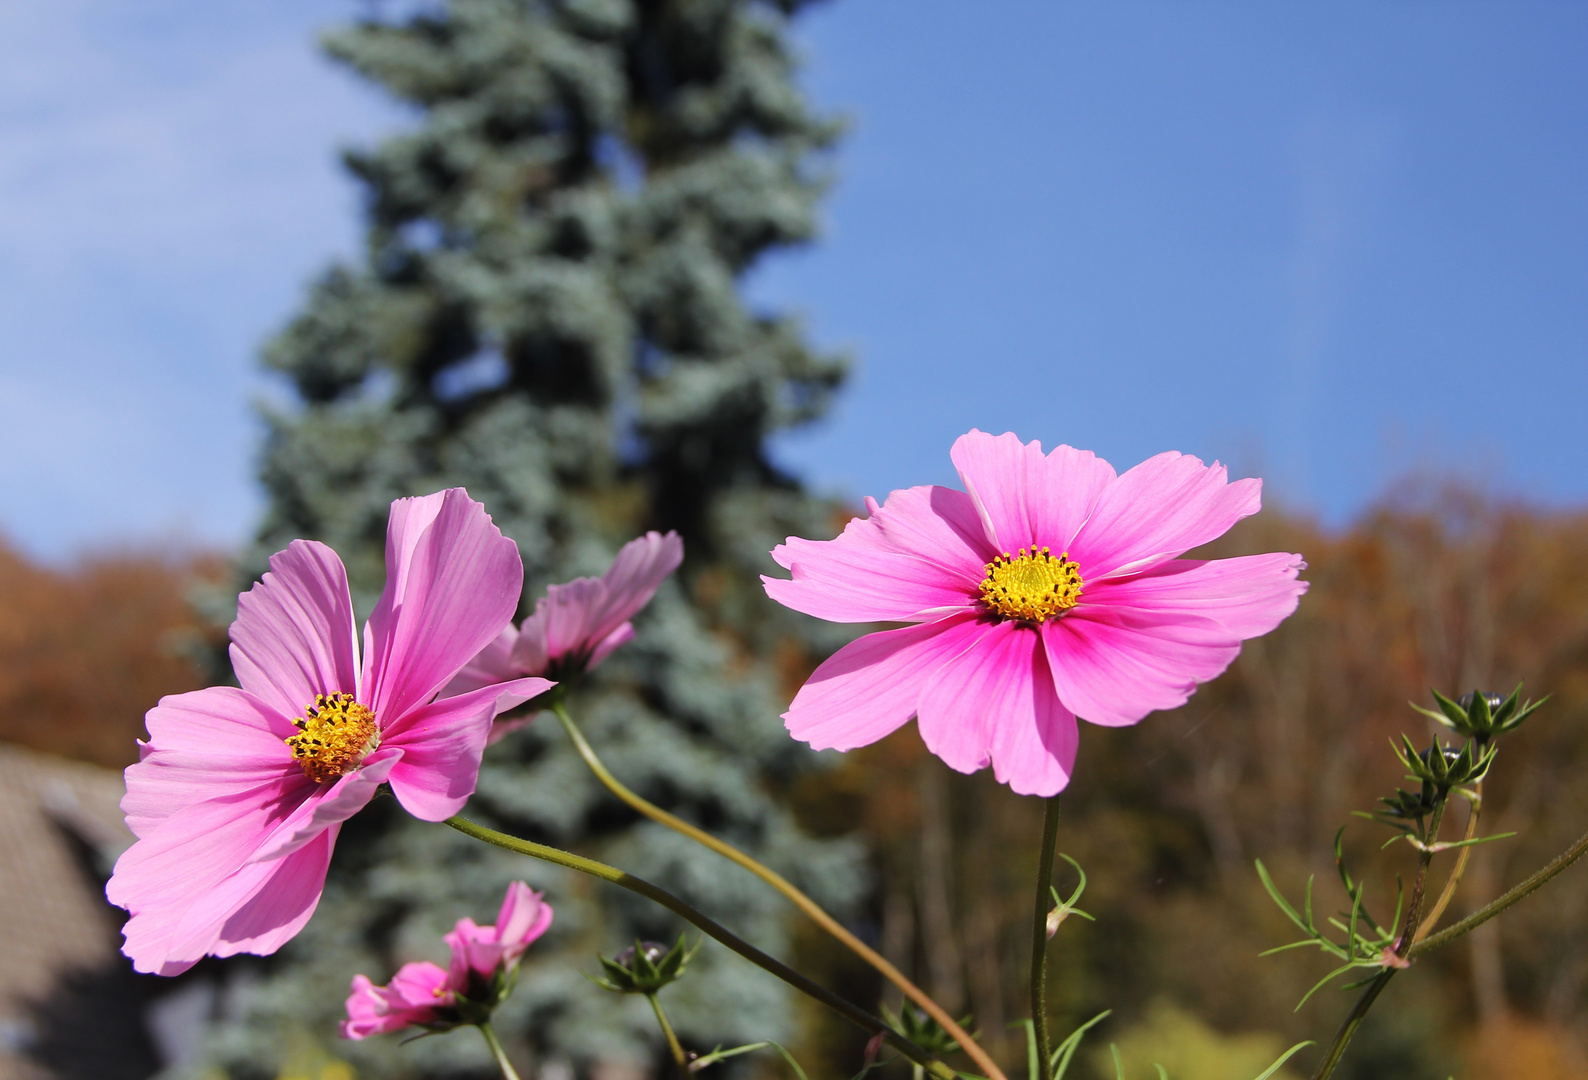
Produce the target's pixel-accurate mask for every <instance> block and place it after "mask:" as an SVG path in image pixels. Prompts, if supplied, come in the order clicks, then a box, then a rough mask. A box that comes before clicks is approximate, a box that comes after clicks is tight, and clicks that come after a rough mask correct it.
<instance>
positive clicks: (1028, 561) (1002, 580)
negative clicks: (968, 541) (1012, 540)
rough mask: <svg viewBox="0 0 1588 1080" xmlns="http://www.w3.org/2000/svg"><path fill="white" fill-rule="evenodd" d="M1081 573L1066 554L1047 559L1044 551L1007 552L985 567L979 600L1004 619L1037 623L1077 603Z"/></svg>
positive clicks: (1079, 595)
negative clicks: (1011, 553) (1017, 553)
mask: <svg viewBox="0 0 1588 1080" xmlns="http://www.w3.org/2000/svg"><path fill="white" fill-rule="evenodd" d="M1081 584H1082V582H1081V572H1080V570H1078V569H1076V566H1075V564H1074V563H1073V562H1071V561H1070V556H1069V553H1068V552H1061V553H1060V554H1059V555H1057V556H1053V555H1049V554H1048V549H1047V548H1042V549H1040V550H1039V549H1037V548H1032V549H1031V552H1030V553H1029V554H1028V553H1027V552H1026V549H1025V548H1021V549H1020V554H1019V555H1013V556H1011V555H1010V554H1009V553H1008V552H1007V551H1006V552H1004V553H1003V554H1002V555H1000V556H998V557H997V558H996V559H994V560H993V561H992V562H990V563H988V564H987V576H986V577H985V578H983V579H982V583H981V599H982V603H984V604H986V605H987V606H988V607H989V608H991V609H992V610H993V611H996V612H997V613H998V614H1000V615H1002V616H1004V617H1005V618H1007V619H1019V620H1020V621H1021V622H1029V623H1041V622H1046V621H1047V620H1048V619H1050V618H1052V617H1053V616H1055V615H1062V614H1064V613H1065V612H1066V611H1068V610H1070V608H1072V607H1074V606H1075V605H1076V604H1078V603H1080V601H1081Z"/></svg>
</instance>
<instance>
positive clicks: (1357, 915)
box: [1257, 828, 1405, 1010]
mask: <svg viewBox="0 0 1588 1080" xmlns="http://www.w3.org/2000/svg"><path fill="white" fill-rule="evenodd" d="M1344 836H1345V829H1343V828H1342V829H1341V830H1340V831H1339V832H1337V833H1335V835H1334V862H1335V867H1336V869H1337V870H1338V871H1339V874H1340V881H1341V883H1342V884H1343V885H1344V886H1345V892H1346V896H1347V897H1349V898H1350V900H1351V907H1350V910H1349V911H1347V912H1345V913H1343V914H1340V915H1331V916H1330V917H1329V918H1328V920H1327V921H1326V924H1325V928H1320V927H1319V926H1318V924H1317V922H1316V920H1315V919H1314V917H1313V910H1312V888H1313V881H1314V879H1313V878H1312V877H1308V878H1307V892H1306V899H1305V901H1304V903H1303V907H1302V910H1301V911H1297V910H1296V909H1295V907H1293V906H1292V905H1291V903H1290V902H1289V901H1288V900H1286V899H1285V896H1284V894H1283V893H1281V892H1280V891H1279V887H1278V886H1277V885H1275V884H1274V879H1273V878H1272V877H1271V876H1269V873H1268V868H1267V867H1266V866H1264V865H1263V862H1262V860H1261V859H1259V860H1257V876H1258V877H1259V878H1261V879H1262V882H1263V888H1264V889H1266V890H1268V895H1269V897H1270V898H1272V900H1273V901H1274V903H1275V904H1277V905H1278V906H1279V910H1281V911H1283V912H1284V913H1285V916H1286V918H1288V919H1289V920H1290V921H1291V922H1292V923H1294V924H1295V925H1296V927H1297V928H1298V929H1299V930H1301V932H1302V933H1303V934H1305V935H1306V936H1305V937H1303V938H1302V939H1301V940H1299V941H1292V942H1289V943H1288V944H1285V945H1280V946H1277V947H1275V948H1272V949H1268V950H1267V951H1265V952H1264V953H1263V954H1262V955H1264V956H1270V955H1272V954H1274V953H1279V952H1285V951H1287V950H1289V949H1299V948H1307V947H1312V948H1317V949H1320V950H1322V951H1323V952H1325V953H1327V954H1329V955H1330V956H1333V957H1334V958H1335V959H1337V960H1339V961H1340V964H1339V966H1337V967H1336V968H1334V969H1333V970H1332V971H1330V972H1329V973H1328V974H1327V975H1325V976H1324V977H1323V978H1322V979H1319V980H1318V981H1317V982H1316V983H1315V984H1313V986H1312V988H1311V989H1310V990H1308V991H1307V992H1306V993H1305V994H1304V995H1302V998H1301V1000H1300V1001H1299V1002H1297V1003H1296V1009H1297V1010H1300V1008H1301V1007H1302V1006H1303V1005H1305V1004H1306V1003H1307V1001H1308V999H1310V998H1311V997H1312V995H1313V994H1315V993H1317V992H1318V991H1319V990H1321V989H1322V988H1323V987H1324V986H1326V985H1327V984H1328V983H1329V982H1330V981H1332V980H1333V979H1335V978H1336V977H1338V976H1340V975H1343V974H1345V973H1346V972H1347V971H1350V970H1352V969H1354V968H1367V969H1371V970H1372V971H1373V972H1374V973H1377V972H1378V971H1379V970H1381V969H1382V968H1383V966H1384V962H1383V957H1384V953H1385V950H1387V949H1391V948H1393V947H1394V945H1395V938H1396V935H1397V933H1398V932H1399V927H1400V920H1401V909H1402V907H1403V904H1404V901H1405V890H1404V888H1403V887H1402V886H1401V883H1400V879H1399V878H1398V877H1397V879H1396V899H1395V917H1394V918H1393V919H1391V920H1390V922H1389V923H1388V924H1387V925H1386V924H1384V923H1381V922H1379V921H1378V920H1377V919H1375V918H1374V917H1373V915H1372V914H1371V913H1370V912H1369V911H1368V910H1367V907H1366V904H1365V902H1364V895H1365V893H1366V887H1365V886H1364V885H1363V883H1361V882H1359V881H1357V880H1355V879H1354V878H1353V877H1352V876H1351V872H1350V870H1349V869H1348V868H1347V867H1346V865H1345V851H1344V848H1343V840H1344ZM1329 927H1332V928H1333V929H1334V930H1335V931H1338V932H1339V933H1340V934H1341V935H1342V937H1341V940H1338V941H1337V940H1335V938H1334V937H1332V936H1331V935H1330V934H1329V933H1328V932H1327V928H1329Z"/></svg>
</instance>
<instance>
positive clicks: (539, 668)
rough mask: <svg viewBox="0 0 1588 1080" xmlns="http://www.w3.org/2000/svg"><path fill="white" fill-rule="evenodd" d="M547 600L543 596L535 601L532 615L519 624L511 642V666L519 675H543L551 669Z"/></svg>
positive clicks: (549, 614) (554, 587)
mask: <svg viewBox="0 0 1588 1080" xmlns="http://www.w3.org/2000/svg"><path fill="white" fill-rule="evenodd" d="M552 588H553V589H557V588H560V586H556V585H553V586H552ZM547 600H548V598H547V597H544V596H543V597H541V598H540V599H539V600H537V601H535V611H534V613H533V614H531V615H530V616H529V618H527V619H525V620H524V621H523V622H522V623H520V624H519V627H518V640H517V641H515V642H513V655H512V664H513V670H514V671H515V672H517V673H519V674H521V675H544V674H546V672H547V670H548V669H549V668H550V667H551V642H550V640H549V639H548V637H547V630H548V626H549V623H550V622H551V607H550V606H549V604H548V602H547Z"/></svg>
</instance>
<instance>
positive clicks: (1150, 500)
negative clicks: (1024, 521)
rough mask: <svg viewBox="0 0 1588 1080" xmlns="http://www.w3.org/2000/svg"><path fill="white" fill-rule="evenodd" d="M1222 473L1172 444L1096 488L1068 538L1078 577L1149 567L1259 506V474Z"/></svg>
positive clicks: (1221, 531) (1211, 535)
mask: <svg viewBox="0 0 1588 1080" xmlns="http://www.w3.org/2000/svg"><path fill="white" fill-rule="evenodd" d="M1227 481H1228V472H1227V470H1226V469H1225V468H1224V466H1222V465H1220V464H1219V463H1218V462H1214V463H1213V464H1212V465H1211V466H1208V465H1203V464H1202V462H1201V460H1200V459H1198V458H1194V457H1191V456H1189V455H1187V454H1179V453H1175V452H1173V451H1170V452H1169V453H1165V454H1159V455H1158V456H1157V457H1152V458H1148V459H1147V460H1146V461H1144V462H1142V463H1141V464H1140V465H1137V466H1136V467H1135V468H1134V469H1131V470H1129V471H1128V472H1126V473H1125V474H1124V475H1123V476H1121V477H1120V478H1119V479H1118V480H1116V481H1114V483H1112V484H1110V485H1109V486H1108V487H1107V488H1106V489H1105V490H1104V491H1103V493H1102V494H1101V495H1099V496H1098V499H1097V504H1096V506H1095V507H1094V508H1093V510H1092V516H1091V517H1090V518H1089V519H1088V520H1087V522H1086V524H1085V525H1083V526H1082V527H1081V531H1080V533H1079V535H1077V536H1076V538H1075V540H1074V542H1072V543H1071V544H1070V555H1071V557H1072V558H1074V559H1075V561H1076V563H1078V564H1079V566H1080V569H1081V575H1082V577H1083V578H1085V580H1086V581H1087V582H1088V583H1093V582H1096V581H1098V580H1100V579H1101V578H1103V577H1105V576H1108V575H1123V574H1129V573H1136V572H1139V571H1142V570H1146V569H1149V568H1150V567H1152V566H1154V565H1155V564H1157V563H1159V562H1163V561H1164V560H1166V559H1171V558H1174V557H1175V556H1177V555H1179V554H1180V553H1182V552H1184V551H1188V550H1190V549H1191V548H1194V547H1196V546H1197V545H1198V544H1205V543H1207V542H1208V541H1209V540H1213V539H1216V538H1218V537H1220V536H1223V535H1224V533H1226V532H1228V531H1229V528H1230V526H1231V525H1234V524H1235V523H1236V522H1237V521H1239V520H1240V519H1241V518H1243V517H1248V516H1250V515H1252V514H1255V513H1257V511H1258V510H1259V509H1260V508H1261V506H1262V490H1263V482H1262V481H1261V480H1237V481H1236V482H1235V483H1233V484H1231V483H1228V482H1227ZM1083 596H1084V593H1083Z"/></svg>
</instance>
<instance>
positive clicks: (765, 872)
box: [551, 701, 1051, 1080]
mask: <svg viewBox="0 0 1588 1080" xmlns="http://www.w3.org/2000/svg"><path fill="white" fill-rule="evenodd" d="M551 711H552V712H553V713H555V714H556V715H557V719H558V720H560V721H562V726H563V730H564V731H566V732H567V733H568V738H569V739H570V740H572V742H573V745H574V749H575V750H577V751H578V752H579V756H580V757H581V758H583V759H584V763H585V764H586V765H587V766H589V768H590V771H591V772H592V773H594V774H595V777H596V779H597V780H600V781H601V783H602V784H604V785H605V786H606V788H607V790H608V791H610V792H612V794H614V795H616V796H617V797H618V798H619V799H621V800H623V802H625V803H627V804H628V805H629V806H630V807H632V808H634V809H635V810H638V811H639V812H640V813H642V814H644V815H645V816H646V817H648V818H650V819H651V820H652V821H655V822H658V823H660V824H662V825H666V826H667V827H668V828H669V829H672V830H674V831H675V832H679V833H682V834H683V835H685V836H687V837H689V838H690V839H691V840H694V841H695V842H696V843H699V844H703V845H704V846H706V847H708V848H710V849H711V850H712V851H715V852H716V853H717V854H718V855H721V856H722V857H723V858H725V859H728V860H730V861H731V862H735V863H737V864H738V865H740V866H742V867H744V868H745V869H746V870H748V871H750V873H752V874H754V875H755V876H756V877H758V878H760V879H761V880H762V881H764V882H766V883H767V884H768V885H770V886H772V888H774V889H776V890H777V891H778V892H780V893H782V894H783V895H784V896H785V897H787V898H788V899H789V900H790V901H792V902H793V903H794V906H795V907H797V908H799V909H800V910H801V911H803V912H804V913H805V914H806V915H807V916H809V917H810V918H811V920H812V921H814V922H815V923H816V925H818V926H820V927H821V928H822V929H823V930H826V931H827V932H828V933H829V934H831V935H832V936H833V937H835V938H837V939H838V941H839V942H841V943H842V944H843V945H844V946H845V947H847V948H848V949H849V950H850V951H851V952H853V953H855V955H857V956H859V957H860V958H861V959H862V960H864V961H865V962H866V963H868V964H870V965H871V966H872V967H873V968H875V969H876V970H877V971H879V972H881V974H882V976H883V977H884V978H886V979H887V980H888V981H889V982H891V983H893V985H894V986H897V987H898V988H899V990H900V991H901V992H902V993H903V994H904V996H905V997H907V998H909V999H910V1000H911V1001H913V1002H915V1003H916V1004H917V1005H919V1006H920V1007H921V1008H922V1010H924V1011H925V1012H926V1014H927V1015H928V1016H930V1017H931V1018H932V1019H933V1020H935V1021H937V1023H938V1025H939V1026H940V1027H942V1029H943V1030H944V1031H946V1032H948V1034H949V1037H950V1038H952V1039H953V1040H954V1041H955V1042H957V1043H959V1045H960V1048H961V1049H962V1050H964V1051H965V1053H966V1054H968V1055H969V1056H970V1058H971V1060H972V1061H974V1062H975V1063H976V1064H977V1066H979V1067H980V1068H981V1069H982V1070H983V1071H984V1072H985V1073H986V1075H987V1076H988V1078H989V1080H1006V1078H1005V1076H1004V1074H1003V1073H1002V1072H1001V1071H1000V1070H999V1068H998V1065H997V1064H996V1063H995V1062H994V1061H993V1059H992V1058H991V1057H990V1056H988V1054H987V1051H985V1050H983V1049H982V1048H981V1046H980V1045H979V1044H978V1043H977V1042H976V1040H974V1039H972V1038H971V1037H970V1035H969V1033H967V1032H966V1031H965V1029H964V1028H962V1027H960V1025H959V1024H957V1023H955V1022H954V1018H953V1017H952V1016H950V1015H949V1014H948V1010H946V1009H944V1008H943V1007H942V1006H941V1005H939V1004H938V1003H937V1002H936V1001H933V1000H932V998H931V997H929V996H928V995H927V993H926V992H925V991H924V990H922V989H921V988H920V987H919V986H916V985H915V983H913V982H911V981H910V980H909V979H907V978H906V977H905V975H904V973H903V972H902V971H900V970H899V969H898V968H896V967H894V966H893V965H892V964H891V963H889V962H888V960H887V959H886V958H885V957H884V956H882V954H881V953H879V952H877V951H876V950H875V949H873V948H871V947H870V946H869V945H867V944H866V943H865V942H863V941H861V940H860V939H859V938H857V937H856V936H855V935H854V934H852V933H850V932H849V930H848V929H846V928H845V927H844V925H843V924H842V923H840V922H839V921H838V920H837V919H835V918H833V917H832V916H831V915H829V914H828V913H827V912H826V911H825V910H823V909H822V907H821V905H820V904H818V903H816V901H814V900H812V899H811V898H810V897H809V896H807V895H806V894H805V893H804V892H803V891H801V890H800V889H799V888H798V887H797V886H796V885H795V884H794V883H793V882H791V881H789V880H788V879H787V878H785V877H784V876H783V875H782V874H779V873H778V872H777V871H776V870H773V869H772V868H771V867H769V866H766V865H765V864H763V863H761V862H759V861H757V860H756V859H753V858H751V857H750V856H749V855H746V854H745V853H744V852H742V851H740V850H739V849H738V848H736V847H734V846H733V845H732V844H729V843H726V842H724V841H722V840H719V839H718V838H717V837H715V836H713V835H711V834H710V833H709V832H706V831H705V830H704V829H701V828H698V827H697V826H695V825H692V824H690V823H689V822H687V821H685V820H684V819H683V818H680V817H677V816H675V815H673V814H669V813H668V812H667V811H666V810H663V809H662V808H661V807H659V806H657V805H656V804H654V803H652V802H650V801H648V800H646V799H644V798H642V797H641V796H639V795H637V794H635V793H634V792H633V791H631V790H629V788H628V787H626V786H625V785H624V784H623V783H622V781H620V780H619V779H618V778H617V777H615V776H613V775H612V773H611V772H610V771H609V770H608V769H607V767H606V766H605V765H603V764H602V763H601V759H600V758H599V757H597V756H596V752H595V749H594V748H593V747H591V745H590V742H589V740H587V739H586V738H585V737H584V733H583V732H582V731H580V730H579V725H578V724H576V723H574V720H573V717H572V716H570V715H569V714H568V709H567V707H566V706H564V705H563V703H562V702H561V701H555V702H554V703H553V704H552V706H551ZM1050 862H1051V859H1050Z"/></svg>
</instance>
